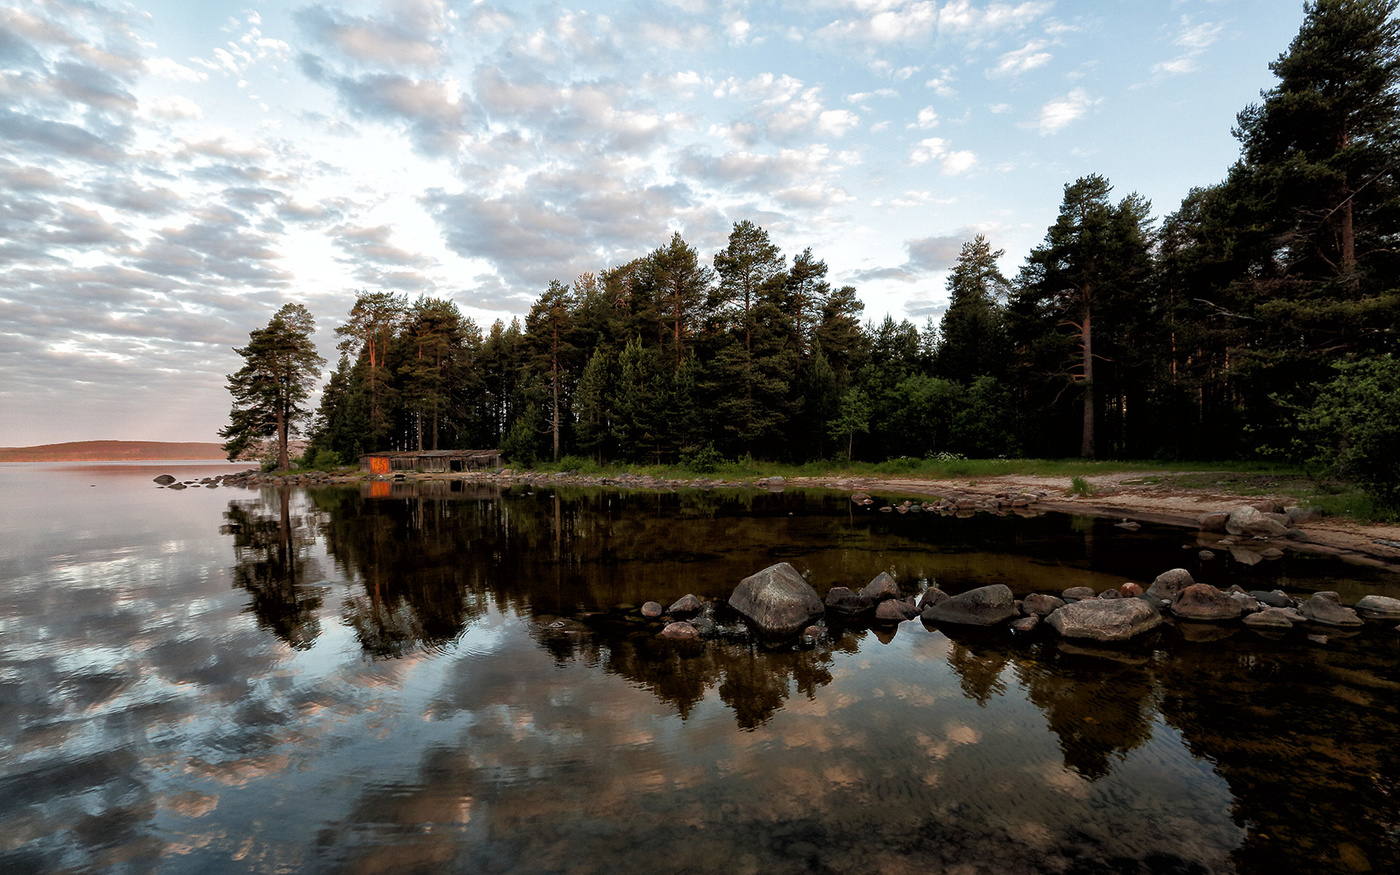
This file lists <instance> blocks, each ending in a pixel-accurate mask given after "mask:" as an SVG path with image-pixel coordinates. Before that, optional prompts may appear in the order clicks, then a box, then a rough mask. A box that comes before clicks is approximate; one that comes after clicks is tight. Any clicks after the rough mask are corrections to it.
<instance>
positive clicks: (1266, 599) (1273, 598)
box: [1249, 589, 1293, 608]
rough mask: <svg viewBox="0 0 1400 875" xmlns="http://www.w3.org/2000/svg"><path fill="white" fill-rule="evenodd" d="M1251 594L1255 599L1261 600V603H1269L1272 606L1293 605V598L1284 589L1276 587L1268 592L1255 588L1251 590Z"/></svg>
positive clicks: (1284, 606) (1283, 606)
mask: <svg viewBox="0 0 1400 875" xmlns="http://www.w3.org/2000/svg"><path fill="white" fill-rule="evenodd" d="M1249 594H1250V595H1251V596H1253V597H1254V600H1255V601H1257V602H1259V604H1261V605H1267V606H1268V607H1271V608H1291V607H1293V599H1291V598H1289V597H1288V596H1287V595H1285V594H1284V592H1283V590H1281V589H1276V590H1273V591H1272V592H1268V591H1265V590H1262V589H1254V590H1250V592H1249Z"/></svg>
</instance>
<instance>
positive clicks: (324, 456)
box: [307, 450, 345, 471]
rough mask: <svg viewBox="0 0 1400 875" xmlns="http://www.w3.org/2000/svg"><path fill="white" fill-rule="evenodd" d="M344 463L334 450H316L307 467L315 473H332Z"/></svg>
mask: <svg viewBox="0 0 1400 875" xmlns="http://www.w3.org/2000/svg"><path fill="white" fill-rule="evenodd" d="M344 464H345V462H344V461H343V460H342V459H341V458H340V453H337V452H336V451H335V450H317V451H316V454H315V456H313V457H312V458H311V461H310V463H309V464H308V465H307V467H310V468H314V469H315V470H317V471H334V470H335V469H337V468H339V467H340V466H342V465H344Z"/></svg>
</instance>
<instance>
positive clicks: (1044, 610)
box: [1021, 592, 1065, 617]
mask: <svg viewBox="0 0 1400 875" xmlns="http://www.w3.org/2000/svg"><path fill="white" fill-rule="evenodd" d="M1064 606H1065V600H1064V599H1062V598H1058V597H1056V596H1053V595H1046V594H1045V593H1041V592H1033V593H1031V594H1030V595H1028V596H1026V597H1025V598H1024V599H1023V600H1022V601H1021V610H1022V611H1024V612H1025V613H1027V614H1030V615H1032V616H1036V617H1048V616H1049V615H1050V614H1053V613H1054V612H1055V611H1057V610H1059V609H1060V608H1063V607H1064Z"/></svg>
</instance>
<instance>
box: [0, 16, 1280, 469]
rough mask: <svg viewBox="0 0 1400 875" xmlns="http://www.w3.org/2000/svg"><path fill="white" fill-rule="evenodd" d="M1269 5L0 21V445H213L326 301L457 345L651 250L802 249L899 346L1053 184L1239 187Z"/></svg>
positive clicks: (1048, 207)
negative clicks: (254, 345) (961, 258)
mask: <svg viewBox="0 0 1400 875" xmlns="http://www.w3.org/2000/svg"><path fill="white" fill-rule="evenodd" d="M1301 21H1302V4H1301V2H1296V3H1295V2H1290V0H1122V2H1116V3H1102V2H1088V0H1025V2H1020V0H1009V2H986V0H802V2H789V0H780V2H763V3H759V2H747V0H623V2H616V3H584V4H567V3H564V4H555V3H538V4H536V3H528V4H526V3H520V4H516V3H504V2H481V0H478V2H471V0H403V2H392V0H384V2H368V3H338V2H337V3H315V2H311V3H301V2H289V3H273V2H247V0H244V2H235V3H226V2H220V0H203V2H197V3H196V2H190V0H127V2H116V0H113V2H107V3H104V2H97V0H20V2H18V4H15V3H13V2H7V3H4V4H3V5H0V445H4V446H24V445H30V444H39V443H49V442H57V441H66V440H88V439H102V438H107V439H128V440H216V439H217V437H216V434H215V432H216V430H217V429H218V428H219V427H220V426H221V425H223V424H224V423H225V422H226V421H227V416H228V407H229V398H228V394H227V392H226V391H225V390H224V383H225V379H224V376H225V375H226V374H229V373H232V372H233V371H234V370H236V369H237V368H238V367H239V365H240V364H241V360H240V359H239V358H238V356H237V355H236V354H235V353H233V351H232V347H233V346H235V345H241V344H242V343H244V342H246V340H247V337H248V332H249V331H250V330H251V329H253V328H256V327H259V326H261V325H265V324H266V322H267V320H268V318H269V317H270V316H271V315H272V313H273V312H274V311H275V310H276V309H277V308H278V307H279V306H280V305H281V304H282V303H285V302H287V301H299V302H302V303H305V304H306V305H307V306H309V307H310V308H311V310H312V312H313V313H314V314H315V315H316V317H317V321H318V325H319V328H320V331H319V334H318V340H319V342H320V344H321V349H322V354H323V355H325V356H326V358H327V359H333V358H334V338H333V336H332V335H331V330H332V329H333V328H334V327H335V326H336V325H338V324H339V323H340V322H341V320H342V319H343V317H344V315H345V313H346V311H347V310H348V308H349V306H350V304H351V302H352V301H353V298H354V292H355V290H357V289H370V290H379V289H384V290H396V291H401V292H406V293H408V294H409V295H412V296H416V295H418V294H429V295H434V296H439V297H448V298H451V299H452V300H454V301H456V302H457V304H458V305H459V306H460V307H461V308H462V310H463V311H464V312H465V313H467V314H468V315H470V316H471V317H472V318H473V319H475V320H476V321H477V323H478V324H480V325H482V326H483V327H486V326H489V325H490V324H491V322H493V321H495V320H496V319H505V320H507V321H508V320H509V319H510V318H511V316H512V315H519V314H523V313H524V312H525V311H526V310H527V309H528V307H529V304H530V301H531V300H533V298H534V297H535V296H536V295H538V294H539V292H540V291H542V290H543V289H544V288H545V286H547V285H548V283H549V281H550V280H551V279H560V280H564V281H566V282H567V281H569V280H572V279H573V278H574V277H576V276H578V275H579V274H581V273H583V272H585V271H598V270H601V269H603V268H607V267H610V266H613V265H616V264H618V263H621V262H623V261H626V260H628V259H630V258H633V257H635V256H637V255H640V254H643V253H645V252H647V251H649V250H651V249H653V248H655V247H657V246H659V245H662V244H663V243H665V242H666V241H667V240H668V239H669V237H670V234H671V232H672V231H675V230H679V231H681V232H682V233H683V234H684V235H685V237H686V239H687V240H688V241H689V242H690V243H692V245H694V246H696V247H697V248H698V249H699V250H700V252H701V253H702V255H704V256H705V257H709V256H710V255H712V254H713V253H714V252H715V251H716V250H717V249H719V248H721V247H722V246H723V244H724V240H725V237H726V236H727V234H728V232H729V229H730V228H731V227H732V226H733V224H734V223H735V222H737V221H740V220H742V219H750V220H752V221H755V222H757V223H758V224H760V225H762V226H764V227H765V228H766V229H767V230H768V231H769V233H770V234H771V235H772V237H773V239H774V241H775V242H776V243H777V244H778V245H779V246H780V247H781V248H782V249H783V251H784V252H785V253H788V254H794V253H797V252H800V251H801V250H802V249H804V248H806V247H808V246H810V247H812V249H813V251H814V252H815V254H816V255H817V256H818V257H820V258H823V259H824V260H826V262H827V264H828V265H829V266H830V269H831V275H830V278H831V279H833V280H834V281H835V282H836V283H838V284H844V283H851V284H853V285H855V286H857V288H859V289H860V293H861V297H862V299H863V300H864V301H865V302H866V315H867V316H868V317H870V318H873V319H877V320H878V319H881V318H883V317H884V315H885V314H886V313H889V314H891V315H893V316H894V317H895V318H896V319H901V318H909V319H911V320H913V321H914V322H915V323H916V324H919V325H922V324H923V323H924V321H925V319H927V318H928V317H929V316H934V317H936V316H937V315H938V313H939V312H940V308H941V307H942V305H943V303H944V301H945V297H946V295H945V291H944V282H945V279H946V276H947V268H948V266H949V265H950V263H951V262H952V260H953V258H954V257H955V256H956V254H957V251H958V248H959V247H960V245H961V244H962V242H963V241H964V240H966V239H968V238H969V237H971V236H972V235H973V234H976V233H978V232H981V233H985V234H986V235H987V236H988V237H989V238H990V240H991V241H992V244H993V245H994V246H996V247H999V248H1004V249H1005V250H1006V253H1007V254H1006V256H1005V258H1004V260H1003V269H1004V270H1005V271H1006V272H1007V273H1008V274H1014V273H1015V271H1016V269H1017V268H1018V266H1019V264H1020V263H1021V261H1022V259H1023V258H1024V256H1025V254H1026V252H1027V251H1028V250H1029V249H1030V248H1031V247H1032V246H1034V245H1035V244H1036V243H1037V242H1039V241H1040V240H1041V239H1042V238H1043V236H1044V234H1045V229H1046V226H1047V225H1048V224H1049V223H1050V222H1051V221H1053V219H1054V216H1055V212H1056V210H1057V207H1058V205H1059V201H1060V196H1061V193H1062V190H1063V186H1064V184H1065V183H1066V182H1069V181H1071V180H1073V179H1075V178H1076V177H1078V176H1081V175H1084V174H1087V173H1095V172H1097V173H1102V174H1104V175H1105V176H1107V177H1108V178H1109V179H1110V180H1111V181H1112V182H1113V184H1114V185H1115V186H1116V191H1117V193H1118V194H1127V193H1129V192H1132V191H1137V192H1140V193H1141V194H1143V195H1145V196H1146V197H1148V198H1149V199H1150V200H1151V201H1152V203H1153V205H1154V208H1155V211H1156V214H1157V215H1158V216H1161V215H1164V214H1166V213H1169V212H1171V211H1172V210H1174V209H1175V208H1176V206H1177V205H1178V204H1179V203H1180V200H1181V198H1182V196H1183V195H1184V194H1185V193H1186V192H1187V190H1188V189H1189V188H1190V187H1191V186H1193V185H1202V184H1209V183H1212V182H1215V181H1218V180H1219V179H1220V178H1221V177H1222V176H1223V175H1224V173H1225V170H1226V168H1227V167H1228V166H1229V164H1230V162H1231V161H1232V160H1234V158H1235V157H1236V155H1237V154H1238V149H1237V144H1236V143H1235V141H1234V140H1233V139H1232V137H1231V136H1230V127H1231V125H1232V123H1233V121H1234V116H1235V113H1236V112H1238V111H1239V110H1240V109H1241V108H1243V107H1244V106H1245V105H1246V104H1248V103H1249V102H1251V101H1253V100H1255V99H1257V97H1258V93H1259V90H1260V89H1261V88H1267V87H1269V86H1270V85H1272V84H1273V81H1274V80H1273V78H1272V75H1271V74H1270V73H1269V71H1268V67H1267V64H1268V62H1269V61H1270V60H1272V59H1273V58H1275V57H1276V56H1277V55H1278V54H1279V53H1280V52H1281V51H1283V50H1284V49H1285V48H1286V47H1287V45H1288V42H1289V41H1290V40H1291V39H1292V37H1293V35H1294V34H1295V33H1296V32H1297V29H1298V26H1299V24H1300V23H1301Z"/></svg>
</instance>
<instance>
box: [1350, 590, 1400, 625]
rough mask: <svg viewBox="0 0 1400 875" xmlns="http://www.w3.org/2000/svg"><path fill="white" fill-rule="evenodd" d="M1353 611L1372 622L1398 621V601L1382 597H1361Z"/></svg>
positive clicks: (1399, 605) (1399, 606)
mask: <svg viewBox="0 0 1400 875" xmlns="http://www.w3.org/2000/svg"><path fill="white" fill-rule="evenodd" d="M1355 610H1356V612H1357V613H1358V614H1360V615H1361V616H1363V617H1369V618H1370V619H1372V620H1400V599H1392V598H1387V597H1386V596H1383V595H1368V596H1363V597H1362V598H1361V601H1359V602H1357V603H1356V607H1355Z"/></svg>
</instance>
